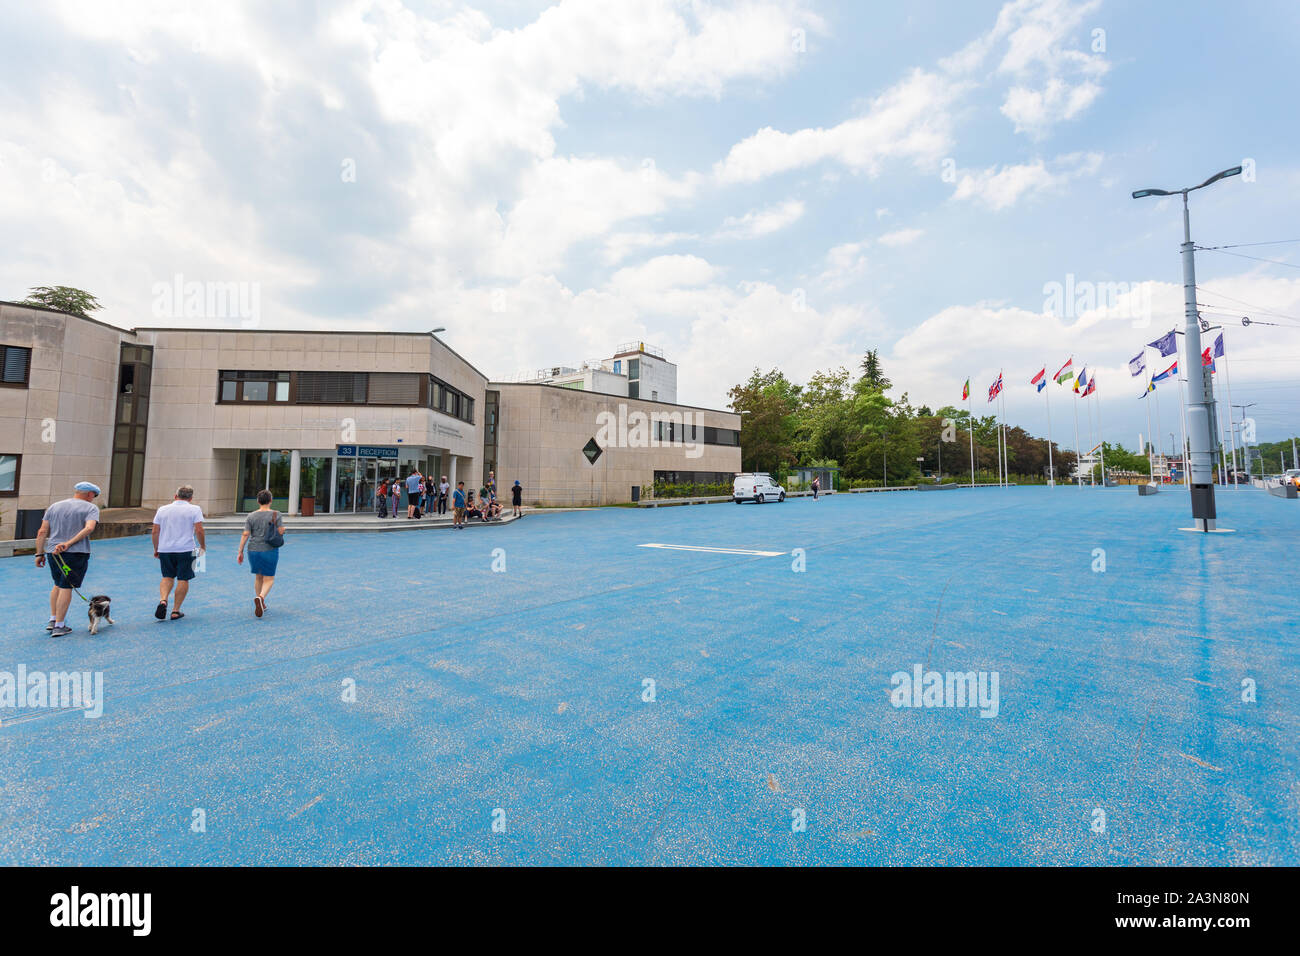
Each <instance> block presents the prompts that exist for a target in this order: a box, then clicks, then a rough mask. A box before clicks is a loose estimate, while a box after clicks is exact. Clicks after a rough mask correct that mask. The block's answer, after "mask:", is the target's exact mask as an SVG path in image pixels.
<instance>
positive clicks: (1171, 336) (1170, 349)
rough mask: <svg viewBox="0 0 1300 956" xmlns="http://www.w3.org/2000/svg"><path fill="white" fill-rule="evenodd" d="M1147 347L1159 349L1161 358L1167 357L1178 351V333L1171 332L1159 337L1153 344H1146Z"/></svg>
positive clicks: (1175, 331)
mask: <svg viewBox="0 0 1300 956" xmlns="http://www.w3.org/2000/svg"><path fill="white" fill-rule="evenodd" d="M1147 345H1149V346H1151V347H1152V348H1153V349H1159V350H1160V354H1161V356H1164V357H1168V356H1170V355H1173V354H1174V353H1175V352H1177V351H1178V332H1177V330H1171V331H1170V332H1169V333H1168V334H1166V335H1162V336H1160V338H1158V339H1156V340H1155V341H1154V342H1148V343H1147Z"/></svg>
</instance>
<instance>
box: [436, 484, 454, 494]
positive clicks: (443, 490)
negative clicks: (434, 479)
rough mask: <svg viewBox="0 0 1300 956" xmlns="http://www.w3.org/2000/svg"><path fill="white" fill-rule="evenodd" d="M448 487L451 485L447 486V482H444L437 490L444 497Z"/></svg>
mask: <svg viewBox="0 0 1300 956" xmlns="http://www.w3.org/2000/svg"><path fill="white" fill-rule="evenodd" d="M450 487H451V485H449V484H447V482H445V481H444V482H443V483H442V484H440V485H439V486H438V490H439V491H441V492H442V493H443V494H444V495H445V494H446V493H447V489H448V488H450Z"/></svg>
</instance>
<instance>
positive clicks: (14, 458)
mask: <svg viewBox="0 0 1300 956" xmlns="http://www.w3.org/2000/svg"><path fill="white" fill-rule="evenodd" d="M22 476H23V456H22V455H0V498H16V497H18V482H19V481H20V480H21V478H22Z"/></svg>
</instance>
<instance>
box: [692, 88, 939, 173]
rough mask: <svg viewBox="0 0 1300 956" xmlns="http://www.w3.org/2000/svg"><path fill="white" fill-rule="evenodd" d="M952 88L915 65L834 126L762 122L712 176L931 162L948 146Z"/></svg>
mask: <svg viewBox="0 0 1300 956" xmlns="http://www.w3.org/2000/svg"><path fill="white" fill-rule="evenodd" d="M957 91H958V87H957V86H955V85H954V84H952V83H951V82H950V81H948V80H946V79H945V78H943V77H940V76H938V75H937V74H934V73H927V72H925V71H923V70H914V71H912V72H911V73H910V74H909V75H908V76H907V77H906V78H905V79H903V80H902V81H900V82H899V83H896V84H895V85H894V86H892V87H890V88H889V89H888V90H886V91H885V92H884V93H882V94H880V95H879V96H877V97H876V98H875V99H873V100H872V101H871V102H870V104H869V105H868V107H867V109H866V111H865V112H864V113H863V115H861V116H858V117H855V118H853V119H848V120H845V121H844V122H842V123H840V124H838V125H836V126H832V127H830V128H821V127H818V128H816V129H801V130H798V131H796V132H794V133H783V132H780V131H779V130H775V129H772V128H771V127H764V128H763V129H761V130H759V131H758V132H757V133H755V134H754V135H752V136H750V137H748V138H747V139H744V140H742V141H741V142H739V143H737V144H736V145H734V146H732V147H731V150H730V151H729V152H728V153H727V156H726V158H725V159H723V160H722V161H721V162H719V163H717V164H715V165H714V168H713V173H714V176H715V177H716V178H717V179H718V180H719V181H720V182H723V183H752V182H757V181H758V180H761V179H765V178H767V177H769V176H773V175H776V174H778V173H783V172H788V171H789V170H793V169H801V168H803V167H806V166H811V165H813V164H815V163H819V162H822V161H823V160H828V159H833V160H835V161H837V162H839V163H842V164H843V165H845V166H847V167H848V168H850V169H852V170H854V171H855V172H860V173H866V174H867V175H871V176H874V175H876V174H878V172H879V171H880V166H881V163H882V162H883V161H884V160H886V159H894V158H897V159H903V160H907V161H911V162H913V163H916V164H918V165H927V164H933V163H936V162H937V161H938V160H939V159H940V158H941V157H943V156H944V155H945V154H946V153H947V152H948V151H949V150H950V149H951V147H952V131H951V120H950V117H949V116H948V113H947V107H948V105H949V103H950V102H951V101H952V99H953V98H954V96H955V95H956V93H957Z"/></svg>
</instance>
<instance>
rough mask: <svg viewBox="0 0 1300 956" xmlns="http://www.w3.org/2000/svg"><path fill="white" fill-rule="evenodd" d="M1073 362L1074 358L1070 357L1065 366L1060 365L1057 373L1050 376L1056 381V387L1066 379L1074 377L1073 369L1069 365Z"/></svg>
mask: <svg viewBox="0 0 1300 956" xmlns="http://www.w3.org/2000/svg"><path fill="white" fill-rule="evenodd" d="M1073 362H1074V356H1073V355H1071V356H1070V357H1069V358H1068V359H1066V360H1065V364H1064V365H1062V366H1061V367H1060V369H1058V370H1057V373H1056V374H1055V375H1053V376H1052V377H1053V378H1054V379H1056V384H1057V385H1060V384H1061V383H1062V382H1064V381H1065V380H1066V379H1067V378H1072V377H1073V376H1074V369H1073V368H1072V367H1071V364H1072V363H1073Z"/></svg>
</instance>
